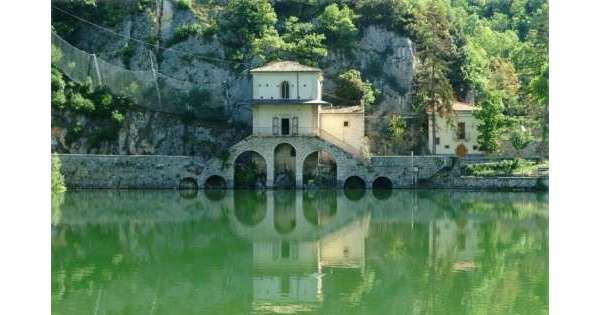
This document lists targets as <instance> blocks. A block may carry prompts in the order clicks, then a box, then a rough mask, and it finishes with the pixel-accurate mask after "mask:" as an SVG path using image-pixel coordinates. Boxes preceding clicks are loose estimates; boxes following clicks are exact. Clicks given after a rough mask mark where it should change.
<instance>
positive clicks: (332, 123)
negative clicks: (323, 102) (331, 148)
mask: <svg viewBox="0 0 600 315" xmlns="http://www.w3.org/2000/svg"><path fill="white" fill-rule="evenodd" d="M319 120H320V122H319V126H320V128H321V129H322V130H324V131H325V132H327V133H329V134H331V135H332V136H334V137H336V138H338V139H340V140H342V141H344V142H345V143H347V144H349V145H350V146H352V147H353V148H355V149H357V150H360V148H361V146H362V142H363V138H364V136H365V116H364V113H320V114H319ZM344 121H347V122H348V126H347V127H344Z"/></svg>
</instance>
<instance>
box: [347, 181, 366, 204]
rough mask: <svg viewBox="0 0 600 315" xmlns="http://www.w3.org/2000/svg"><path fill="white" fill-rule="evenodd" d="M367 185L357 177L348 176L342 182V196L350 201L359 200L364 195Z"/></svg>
mask: <svg viewBox="0 0 600 315" xmlns="http://www.w3.org/2000/svg"><path fill="white" fill-rule="evenodd" d="M366 189H367V184H366V182H365V180H364V179H362V178H360V177H359V176H356V175H354V176H350V177H348V178H346V180H345V181H344V194H345V195H346V197H347V198H348V199H350V200H359V199H361V198H362V197H363V196H364V195H365V190H366Z"/></svg>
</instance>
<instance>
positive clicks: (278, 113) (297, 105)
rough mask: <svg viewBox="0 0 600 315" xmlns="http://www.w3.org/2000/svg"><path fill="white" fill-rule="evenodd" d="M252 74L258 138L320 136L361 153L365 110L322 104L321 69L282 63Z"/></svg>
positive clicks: (255, 125) (254, 120) (255, 128)
mask: <svg viewBox="0 0 600 315" xmlns="http://www.w3.org/2000/svg"><path fill="white" fill-rule="evenodd" d="M250 72H251V73H252V103H253V110H252V133H253V134H254V135H259V136H320V137H321V138H323V139H324V140H326V141H329V142H332V143H334V144H336V145H338V146H341V147H342V148H343V149H344V150H346V151H352V152H360V151H361V148H362V144H363V141H364V136H365V122H364V111H363V109H362V107H361V106H352V107H345V108H335V109H334V108H331V107H330V104H329V103H327V102H324V101H322V99H321V97H322V87H323V76H322V74H321V70H320V69H318V68H312V67H308V66H304V65H301V64H299V63H297V62H293V61H279V62H272V63H269V64H267V65H265V66H263V67H259V68H256V69H253V70H251V71H250ZM325 106H327V107H325Z"/></svg>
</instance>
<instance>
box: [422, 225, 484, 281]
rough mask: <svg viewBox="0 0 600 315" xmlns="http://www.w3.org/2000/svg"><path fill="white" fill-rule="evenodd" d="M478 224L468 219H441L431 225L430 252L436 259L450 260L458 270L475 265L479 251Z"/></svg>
mask: <svg viewBox="0 0 600 315" xmlns="http://www.w3.org/2000/svg"><path fill="white" fill-rule="evenodd" d="M477 242H478V236H477V225H476V224H475V221H473V220H467V219H440V220H435V221H433V222H431V223H430V225H429V253H430V255H431V256H430V257H431V258H432V259H433V260H434V261H443V262H450V263H452V264H453V266H452V267H453V268H454V269H456V270H463V269H469V268H472V267H474V263H473V261H474V259H475V256H476V255H477V251H478V244H477Z"/></svg>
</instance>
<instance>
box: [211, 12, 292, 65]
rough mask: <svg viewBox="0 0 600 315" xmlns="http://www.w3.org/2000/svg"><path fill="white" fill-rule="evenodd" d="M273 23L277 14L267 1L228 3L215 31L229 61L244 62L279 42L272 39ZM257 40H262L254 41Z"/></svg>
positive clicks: (275, 31)
mask: <svg viewBox="0 0 600 315" xmlns="http://www.w3.org/2000/svg"><path fill="white" fill-rule="evenodd" d="M276 22H277V14H276V13H275V10H273V7H271V4H270V3H269V1H268V0H231V1H228V2H227V6H226V7H225V8H224V10H223V13H222V15H221V19H220V21H219V24H218V29H217V32H218V34H219V35H220V38H221V40H222V41H223V45H224V46H225V48H226V53H227V55H228V56H229V58H232V59H235V60H238V61H247V60H248V59H250V58H251V57H252V55H253V54H255V53H259V52H261V49H265V48H266V47H269V45H273V44H276V45H278V44H279V43H280V42H279V41H278V40H275V39H274V37H278V35H276V34H277V30H275V23H276ZM265 36H266V37H267V38H266V39H263V37H265ZM259 39H263V40H262V41H261V42H257V40H259Z"/></svg>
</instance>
